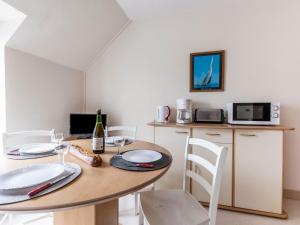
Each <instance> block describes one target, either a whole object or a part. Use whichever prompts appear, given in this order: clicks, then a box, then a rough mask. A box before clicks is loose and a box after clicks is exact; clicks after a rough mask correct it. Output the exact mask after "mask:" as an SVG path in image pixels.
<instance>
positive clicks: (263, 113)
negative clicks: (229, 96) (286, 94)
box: [227, 102, 280, 125]
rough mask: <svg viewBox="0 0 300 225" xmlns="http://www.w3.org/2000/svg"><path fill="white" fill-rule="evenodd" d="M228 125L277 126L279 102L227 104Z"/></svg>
mask: <svg viewBox="0 0 300 225" xmlns="http://www.w3.org/2000/svg"><path fill="white" fill-rule="evenodd" d="M227 112H228V115H227V117H228V123H229V124H241V125H279V124H280V103H279V102H255V103H249V102H248V103H228V104H227Z"/></svg>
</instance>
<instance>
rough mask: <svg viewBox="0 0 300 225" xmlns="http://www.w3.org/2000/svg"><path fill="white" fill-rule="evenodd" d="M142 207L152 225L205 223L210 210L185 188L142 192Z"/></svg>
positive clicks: (200, 224) (193, 224) (207, 221)
mask: <svg viewBox="0 0 300 225" xmlns="http://www.w3.org/2000/svg"><path fill="white" fill-rule="evenodd" d="M140 202H141V207H142V210H143V212H144V215H145V217H146V219H147V221H148V222H149V224H150V225H169V224H172V225H202V224H203V225H204V224H208V223H209V216H208V211H207V210H206V209H205V208H204V207H203V206H202V205H201V204H200V203H199V202H198V201H197V200H196V199H195V198H194V197H193V196H192V195H191V194H189V193H187V192H185V191H183V190H157V191H148V192H142V193H141V194H140Z"/></svg>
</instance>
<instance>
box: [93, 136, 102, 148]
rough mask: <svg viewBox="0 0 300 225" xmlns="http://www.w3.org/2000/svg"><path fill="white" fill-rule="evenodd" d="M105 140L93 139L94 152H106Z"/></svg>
mask: <svg viewBox="0 0 300 225" xmlns="http://www.w3.org/2000/svg"><path fill="white" fill-rule="evenodd" d="M103 144H104V143H103V138H93V144H92V145H93V150H100V151H102V150H104V146H103Z"/></svg>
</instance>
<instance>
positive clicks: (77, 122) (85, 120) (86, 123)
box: [70, 113, 106, 135]
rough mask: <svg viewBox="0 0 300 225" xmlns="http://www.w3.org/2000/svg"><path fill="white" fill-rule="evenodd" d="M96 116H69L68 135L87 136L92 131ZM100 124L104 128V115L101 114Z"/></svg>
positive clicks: (72, 114)
mask: <svg viewBox="0 0 300 225" xmlns="http://www.w3.org/2000/svg"><path fill="white" fill-rule="evenodd" d="M95 124H96V114H74V113H71V114H70V134H71V135H89V134H92V133H93V131H94V127H95ZM102 124H103V127H104V128H105V127H106V114H102Z"/></svg>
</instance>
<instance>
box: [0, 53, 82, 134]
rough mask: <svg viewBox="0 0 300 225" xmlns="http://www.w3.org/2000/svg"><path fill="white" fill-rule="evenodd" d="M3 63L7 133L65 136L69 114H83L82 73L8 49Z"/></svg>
mask: <svg viewBox="0 0 300 225" xmlns="http://www.w3.org/2000/svg"><path fill="white" fill-rule="evenodd" d="M5 63H6V116H7V119H6V125H7V131H9V132H10V131H17V130H31V129H52V128H55V129H57V130H59V131H63V132H64V133H65V134H68V128H69V113H70V112H82V110H83V73H82V72H80V71H77V70H74V69H70V68H67V67H64V66H61V65H57V64H54V63H52V62H50V61H47V60H44V59H42V58H39V57H36V56H32V55H29V54H27V53H24V52H21V51H18V50H14V49H11V48H6V49H5Z"/></svg>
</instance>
